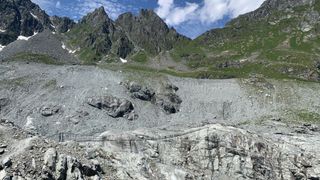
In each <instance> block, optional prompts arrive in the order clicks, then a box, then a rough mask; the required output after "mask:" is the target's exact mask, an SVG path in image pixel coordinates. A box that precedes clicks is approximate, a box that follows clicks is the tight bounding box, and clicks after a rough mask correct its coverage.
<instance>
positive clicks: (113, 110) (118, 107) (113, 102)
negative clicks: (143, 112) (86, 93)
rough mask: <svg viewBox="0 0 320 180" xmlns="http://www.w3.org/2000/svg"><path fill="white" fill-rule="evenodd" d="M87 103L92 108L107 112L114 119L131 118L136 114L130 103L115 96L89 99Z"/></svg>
mask: <svg viewBox="0 0 320 180" xmlns="http://www.w3.org/2000/svg"><path fill="white" fill-rule="evenodd" d="M87 103H88V104H89V105H90V106H92V107H95V108H98V109H101V110H105V111H106V112H107V114H108V115H109V116H111V117H113V118H119V117H129V116H130V114H132V113H134V111H133V110H134V107H133V104H132V103H131V102H130V101H128V100H126V99H119V98H116V97H113V96H102V97H92V98H88V100H87Z"/></svg>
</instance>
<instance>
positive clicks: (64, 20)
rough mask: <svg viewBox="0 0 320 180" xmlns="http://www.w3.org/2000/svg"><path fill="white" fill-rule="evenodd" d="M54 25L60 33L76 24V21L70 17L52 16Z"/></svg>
mask: <svg viewBox="0 0 320 180" xmlns="http://www.w3.org/2000/svg"><path fill="white" fill-rule="evenodd" d="M50 20H51V22H52V25H53V26H54V27H55V28H54V29H55V31H57V32H59V33H65V32H67V31H69V30H70V29H71V28H73V27H74V26H75V24H76V23H75V22H74V21H73V20H71V19H70V18H68V17H58V16H52V17H50Z"/></svg>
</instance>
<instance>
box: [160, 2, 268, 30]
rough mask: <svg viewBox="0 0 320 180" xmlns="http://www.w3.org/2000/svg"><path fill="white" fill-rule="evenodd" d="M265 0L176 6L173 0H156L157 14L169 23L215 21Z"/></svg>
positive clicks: (254, 7) (248, 9)
mask: <svg viewBox="0 0 320 180" xmlns="http://www.w3.org/2000/svg"><path fill="white" fill-rule="evenodd" d="M264 1H265V0H203V1H202V3H188V2H187V3H185V5H184V6H177V5H176V4H175V2H174V0H158V5H159V7H158V8H156V12H157V14H158V15H159V16H160V17H161V18H163V19H164V20H165V21H166V22H167V23H168V24H169V25H172V26H177V25H179V24H181V23H184V22H188V21H194V22H201V23H215V22H217V21H219V20H221V19H223V18H224V17H225V16H229V17H236V16H238V15H240V14H244V13H247V12H249V11H253V10H255V9H257V8H258V7H259V6H260V5H261V4H262V3H263V2H264Z"/></svg>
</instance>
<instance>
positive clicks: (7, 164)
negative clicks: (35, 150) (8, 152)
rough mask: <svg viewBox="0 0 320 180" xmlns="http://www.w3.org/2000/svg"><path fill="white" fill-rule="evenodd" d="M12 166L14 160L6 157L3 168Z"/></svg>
mask: <svg viewBox="0 0 320 180" xmlns="http://www.w3.org/2000/svg"><path fill="white" fill-rule="evenodd" d="M11 165H12V160H11V158H10V157H6V158H4V159H3V160H2V166H3V167H10V166H11Z"/></svg>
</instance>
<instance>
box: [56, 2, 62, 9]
mask: <svg viewBox="0 0 320 180" xmlns="http://www.w3.org/2000/svg"><path fill="white" fill-rule="evenodd" d="M56 8H58V9H59V8H61V3H60V1H57V3H56Z"/></svg>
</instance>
